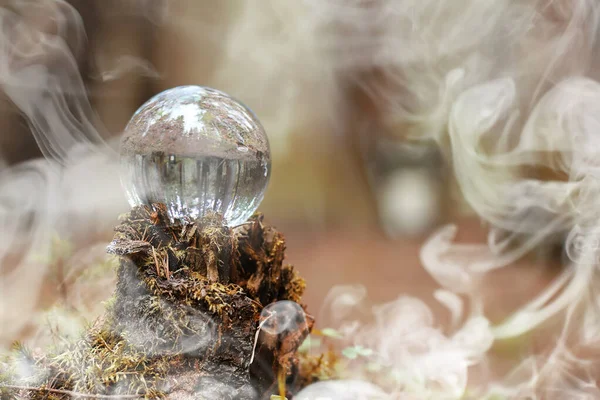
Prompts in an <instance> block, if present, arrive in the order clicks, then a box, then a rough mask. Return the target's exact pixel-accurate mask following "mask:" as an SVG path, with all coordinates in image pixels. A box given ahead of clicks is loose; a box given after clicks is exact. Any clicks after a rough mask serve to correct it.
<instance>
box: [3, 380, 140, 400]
mask: <svg viewBox="0 0 600 400" xmlns="http://www.w3.org/2000/svg"><path fill="white" fill-rule="evenodd" d="M0 389H13V390H29V391H36V392H49V393H58V394H67V395H69V396H71V397H75V398H84V399H85V398H88V399H141V398H142V395H139V394H122V395H110V394H85V393H78V392H73V391H71V390H61V389H47V388H37V387H32V386H17V385H4V384H0Z"/></svg>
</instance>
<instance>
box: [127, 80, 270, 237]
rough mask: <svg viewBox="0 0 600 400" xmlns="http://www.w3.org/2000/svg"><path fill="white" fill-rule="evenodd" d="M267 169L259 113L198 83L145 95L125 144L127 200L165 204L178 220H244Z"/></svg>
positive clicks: (257, 197)
mask: <svg viewBox="0 0 600 400" xmlns="http://www.w3.org/2000/svg"><path fill="white" fill-rule="evenodd" d="M270 171H271V154H270V151H269V141H268V139H267V135H266V134H265V131H264V129H263V127H262V125H261V124H260V122H259V121H258V119H257V118H256V116H255V115H254V113H253V112H252V111H250V110H249V109H248V108H247V107H246V106H244V105H243V104H242V103H240V102H239V101H237V100H235V99H233V98H232V97H230V96H228V95H227V94H225V93H223V92H220V91H218V90H215V89H210V88H206V87H201V86H181V87H176V88H173V89H169V90H166V91H164V92H162V93H159V94H158V95H156V96H154V97H153V98H151V99H150V100H148V101H147V102H146V103H145V104H144V105H142V106H141V107H140V108H139V110H137V111H136V113H135V114H134V115H133V117H132V118H131V121H130V122H129V124H128V125H127V127H126V128H125V133H124V137H123V139H122V142H121V181H122V184H123V186H124V189H125V192H126V194H127V197H128V200H129V203H130V204H131V206H132V207H133V206H137V205H141V204H147V205H150V204H152V203H164V204H166V206H167V210H168V213H169V216H170V218H171V220H172V221H173V222H174V221H176V220H181V219H186V218H189V219H197V218H200V217H202V216H204V215H206V214H208V213H210V212H216V213H219V214H221V215H222V216H223V218H224V221H225V223H226V224H227V225H229V226H235V225H238V224H241V223H244V222H245V221H246V220H247V219H248V218H249V217H250V216H251V215H252V214H253V213H254V211H256V209H257V208H258V205H259V204H260V202H261V201H262V199H263V196H264V193H265V190H266V188H267V184H268V183H269V177H270Z"/></svg>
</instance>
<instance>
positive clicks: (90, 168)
mask: <svg viewBox="0 0 600 400" xmlns="http://www.w3.org/2000/svg"><path fill="white" fill-rule="evenodd" d="M2 3H7V4H8V5H6V7H9V8H10V7H12V6H14V4H15V2H2ZM25 3H26V2H25ZM42 3H43V2H42ZM68 3H69V4H70V5H71V6H72V7H73V9H74V10H76V11H77V13H78V14H79V16H80V17H75V18H73V19H72V20H71V21H70V22H68V23H67V24H66V25H65V26H66V28H65V29H64V30H63V29H58V28H57V26H58V24H57V23H56V20H55V19H54V17H53V15H54V14H52V13H48V12H47V10H46V11H45V9H44V8H43V7H37V6H31V7H25V8H19V9H18V15H19V18H21V19H22V20H24V21H26V23H27V24H28V26H29V27H33V28H32V29H34V30H40V31H42V32H44V33H46V34H49V35H57V36H60V37H61V38H62V39H61V40H62V41H63V42H61V43H60V45H57V47H51V48H50V50H51V51H50V53H49V54H45V55H43V56H41V58H42V59H41V61H40V62H41V63H42V64H44V63H47V65H51V64H52V62H53V60H54V61H56V60H60V59H61V57H60V56H57V55H56V54H54V53H52V50H57V51H58V53H60V54H62V52H64V51H65V49H70V50H71V51H72V52H73V59H72V60H73V62H74V63H75V64H76V66H77V67H78V69H79V72H80V74H81V77H82V79H83V84H84V85H83V86H82V87H84V88H85V91H83V92H82V93H75V95H76V96H79V97H80V98H81V97H87V98H89V101H90V103H91V106H92V108H91V109H92V110H93V111H92V112H91V113H90V115H91V117H90V120H91V121H94V126H95V127H96V129H97V131H98V132H99V135H100V136H101V137H102V138H103V139H104V140H105V141H106V142H107V143H108V144H109V146H110V147H112V148H114V149H117V148H118V141H119V137H120V135H121V132H122V130H123V128H124V127H125V125H126V124H127V122H128V121H129V119H130V117H131V116H132V114H133V113H134V112H135V110H136V109H137V108H138V107H139V106H140V105H141V104H143V103H144V102H145V101H146V100H147V99H149V98H150V97H151V96H152V95H154V94H156V93H158V92H160V91H162V90H165V89H167V88H171V87H174V86H178V85H189V84H193V85H204V86H210V87H214V88H217V89H219V90H222V91H225V92H227V93H229V94H231V95H232V96H234V97H236V98H238V99H240V100H241V101H243V102H244V103H245V104H247V105H248V106H249V107H250V108H251V109H252V110H253V111H254V112H255V113H256V114H257V116H258V117H259V119H260V120H261V121H262V123H263V125H264V126H265V128H266V131H267V134H268V136H269V140H270V144H271V151H272V178H271V182H270V185H269V187H268V190H267V193H266V197H265V200H264V202H263V203H262V205H261V207H260V208H259V210H260V211H261V212H263V213H264V214H265V216H266V219H267V221H268V223H270V224H272V225H274V226H276V227H277V228H278V229H279V230H280V231H282V232H283V233H284V234H285V236H286V238H287V247H288V250H287V254H288V261H289V262H290V263H292V264H294V265H295V266H296V267H297V268H298V270H299V271H300V273H301V275H302V276H303V277H304V278H305V279H306V280H307V283H308V285H307V287H308V289H307V293H306V297H305V299H306V303H307V304H308V308H309V310H310V311H312V312H313V313H315V314H319V311H320V309H321V306H322V304H323V302H324V300H325V298H326V296H327V293H328V292H329V290H330V289H331V287H332V286H334V285H357V284H360V285H364V286H365V287H366V289H367V293H368V295H369V301H370V302H372V303H379V302H382V301H390V300H393V299H395V298H397V297H398V296H399V295H400V294H404V295H411V296H417V297H419V298H421V299H422V300H423V301H425V302H426V303H427V304H428V305H430V306H431V307H432V309H433V310H434V312H435V314H436V316H437V317H438V318H439V320H438V321H439V322H437V323H438V324H439V326H445V325H447V324H448V323H449V321H450V316H449V315H448V313H447V312H446V311H445V307H444V306H443V305H442V304H440V303H438V302H436V301H435V298H434V296H433V295H434V291H435V290H436V289H437V288H438V285H437V283H436V282H435V281H434V280H433V279H432V278H431V276H430V275H429V274H428V273H427V271H425V270H424V269H423V267H422V265H421V260H420V249H421V246H422V244H423V243H424V241H425V240H426V239H427V238H428V237H429V235H430V234H432V233H433V232H435V231H436V229H437V228H439V227H440V226H442V225H445V224H447V223H450V222H451V223H456V224H457V225H458V227H459V235H458V237H457V240H458V242H469V243H485V242H486V240H487V229H488V225H486V224H485V223H483V222H482V221H481V219H480V218H479V217H478V216H477V215H476V213H474V212H473V211H472V210H471V209H470V207H469V206H468V204H467V201H466V200H465V198H464V197H463V194H462V193H461V190H460V189H459V186H458V185H457V182H456V178H455V174H454V171H453V165H452V162H453V160H452V156H451V155H449V151H448V148H449V146H448V145H447V139H446V145H444V143H445V142H444V140H438V138H434V137H433V136H434V135H433V132H434V131H435V130H436V129H439V127H435V126H433V124H432V125H431V126H430V127H431V132H426V133H427V134H423V135H417V138H416V139H418V140H416V139H415V135H414V132H415V129H416V128H415V126H417V125H418V121H417V122H415V120H411V119H410V118H405V119H402V118H396V117H397V115H398V113H395V112H393V111H392V108H391V107H390V102H393V101H395V100H394V99H390V98H386V97H385V96H386V95H389V93H390V92H392V93H393V94H394V96H397V97H399V98H411V97H414V96H415V93H414V90H412V89H411V88H410V87H407V84H406V82H409V83H410V76H408V75H407V76H404V78H403V79H400V78H399V76H402V74H403V73H406V71H407V70H408V68H405V70H403V71H397V75H396V74H393V73H391V72H390V71H392V72H393V62H391V61H389V60H390V57H392V56H389V54H388V53H389V52H391V51H392V50H390V48H387V47H386V45H385V44H384V43H383V42H384V41H383V40H381V41H378V40H379V39H381V38H387V36H386V35H388V34H390V33H389V32H388V33H385V32H383V33H382V32H381V30H385V29H390V26H393V25H394V24H393V23H390V21H389V20H386V19H385V18H386V15H387V14H386V13H388V12H390V8H389V7H393V5H392V4H393V2H381V3H382V4H383V3H385V4H387V5H388V6H389V7H388V8H386V7H382V6H377V7H375V6H373V5H372V4H371V5H370V3H377V1H374V2H372V1H363V2H360V1H350V2H347V4H346V6H347V8H344V9H342V8H341V6H340V4H341V2H336V1H329V2H325V3H327V4H328V5H327V6H325V3H323V5H322V7H321V8H319V7H316V6H315V4H316V3H314V2H311V1H307V2H299V3H298V4H296V3H297V2H275V1H265V2H257V1H234V0H227V1H204V0H173V1H168V2H167V1H164V0H146V1H144V0H127V1H125V0H71V1H69V2H68ZM284 3H285V4H284ZM429 3H431V4H434V3H435V2H429ZM31 4H32V3H30V5H31ZM336 7H337V8H336ZM557 7H558V6H557ZM471 8H473V7H471ZM480 8H482V7H480ZM325 9H326V10H327V15H325V13H323V15H321V14H320V13H321V12H322V11H323V10H325ZM370 9H373V10H377V13H371V14H370V13H369V10H370ZM358 10H362V11H360V13H359V11H358ZM544 10H546V9H545V8H544ZM392 11H393V10H392ZM488 11H489V12H490V13H492V14H493V12H496V11H497V10H496V11H495V10H491V6H490V10H488ZM546 11H547V10H546ZM427 12H429V14H431V15H434V14H435V13H434V12H433V11H432V10H428V11H427ZM440 12H441V13H442V15H441V16H440V15H434V16H431V18H444V17H443V13H444V12H445V11H440ZM457 12H458V11H457ZM548 12H551V11H548ZM311 13H312V14H311ZM353 13H354V14H353ZM309 14H310V15H309ZM355 14H356V15H358V14H360V18H362V20H361V21H363V23H362V24H361V23H356V21H355V20H352V21H353V22H352V23H350V22H348V21H350V19H351V18H353V16H354V15H355ZM331 15H333V16H334V17H332V16H331ZM336 16H337V17H336ZM341 16H345V17H348V19H344V18H341ZM471 16H472V17H473V18H475V17H476V16H473V15H471ZM338 17H339V18H338ZM480 17H481V16H480ZM423 18H425V17H423ZM452 18H454V21H455V22H456V21H457V18H456V15H454V14H451V15H450V19H452ZM507 18H508V17H507ZM556 18H557V19H558V20H559V22H557V26H558V25H560V23H561V22H560V18H561V17H560V15H559V16H558V17H556ZM483 20H485V18H483ZM483 20H482V22H480V23H481V24H484V22H485V21H483ZM72 21H76V22H77V23H80V24H81V27H82V28H83V29H84V30H85V36H83V35H82V34H81V32H80V31H78V29H76V28H77V27H75V28H74V27H73V26H71V22H72ZM496 22H497V23H498V24H501V23H502V21H500V22H498V21H496ZM76 25H77V24H76ZM432 25H433V26H434V27H435V29H434V28H432V29H431V31H430V32H429V34H430V37H429V40H431V41H432V42H433V43H435V42H436V40H437V39H436V38H438V37H440V38H441V37H445V35H452V32H449V31H446V32H443V27H442V26H441V23H440V27H439V31H440V32H438V29H437V25H436V24H434V23H432ZM3 26H4V28H5V29H9V28H10V27H11V26H12V25H10V24H8V25H7V26H8V28H7V26H5V25H3ZM69 29H72V31H69ZM414 29H417V28H414ZM473 29H475V28H473ZM507 29H508V28H507ZM425 31H427V29H425ZM393 34H394V35H398V36H400V37H401V36H402V31H401V30H400V29H399V31H398V32H393ZM466 34H468V32H466V33H465V35H466ZM344 35H346V36H347V37H348V38H350V39H349V40H348V41H347V42H348V43H347V45H345V46H341V47H340V46H334V44H335V43H338V42H339V37H340V36H344ZM548 35H549V34H548ZM52 37H53V38H56V36H52ZM424 37H425V36H424ZM543 37H544V35H543V34H540V35H539V36H538V37H536V38H535V39H536V40H540V41H543ZM361 38H363V40H361ZM364 38H368V39H369V40H366V39H364ZM455 39H456V40H457V41H460V40H463V41H464V38H463V37H457V38H455ZM22 40H23V41H24V42H25V45H26V44H27V41H28V40H33V41H35V38H31V37H25V36H23V37H22ZM336 40H337V41H336ZM424 40H425V39H424ZM380 42H381V43H380ZM481 46H483V45H482V44H480V43H478V44H477V46H474V47H476V48H480V47H481ZM467 47H468V46H467ZM469 49H470V50H471V51H474V50H473V48H471V47H468V48H467V50H469ZM463 50H465V49H463ZM486 51H487V50H486ZM502 51H503V50H502V49H501V51H500V53H502ZM393 52H394V53H393V54H394V57H396V56H397V57H404V56H406V58H407V59H404V58H402V63H404V64H402V65H410V68H411V70H416V71H418V70H419V68H420V67H419V65H420V64H418V62H416V61H415V64H414V65H413V64H411V63H412V61H411V60H409V59H408V58H410V57H409V56H410V54H409V53H410V52H411V48H405V47H402V46H401V43H396V44H395V49H394V50H393ZM390 54H391V53H390ZM397 54H399V55H397ZM437 56H439V55H437ZM432 57H433V56H432ZM439 57H442V56H439ZM444 57H445V56H444ZM456 57H457V59H460V58H461V57H463V53H460V52H457V53H456ZM378 60H384V61H383V62H381V63H380V62H379V61H378ZM425 60H426V62H425V64H427V63H429V59H428V58H425ZM417 61H418V60H417ZM463 61H464V64H465V65H467V66H468V64H469V63H470V62H471V61H468V60H466V59H465V60H461V63H462V62H463ZM440 62H442V61H440ZM443 62H444V63H446V62H448V63H450V64H452V63H454V64H456V65H459V64H460V63H458V61H453V59H452V60H450V59H445V58H444V60H443ZM538 62H539V61H538ZM431 64H432V65H433V63H431ZM15 65H16V66H17V67H18V65H19V64H18V63H17V64H15ZM15 65H13V67H14V66H15ZM26 65H28V64H27V63H26ZM57 65H58V67H57V68H62V66H61V64H60V62H57ZM432 68H433V67H432ZM492 69H493V68H491V69H490V71H491V70H492ZM446 72H447V71H445V70H444V71H442V72H440V74H439V75H440V76H441V77H442V78H441V80H440V81H436V82H433V83H432V84H431V86H430V87H429V86H428V88H429V89H431V88H433V89H431V91H430V92H428V93H427V95H430V94H431V93H434V94H435V96H437V92H436V90H437V89H435V88H437V87H438V86H440V85H441V86H443V85H442V83H443V79H445V78H444V77H445V75H446ZM500 75H501V74H500ZM8 86H10V84H9V85H8ZM74 87H75V90H76V89H77V87H76V86H74ZM382 88H386V90H381V89H382ZM421 88H422V85H421ZM5 89H6V88H5ZM387 89H389V91H388V90H387ZM14 90H16V89H14V88H12V89H10V91H9V93H14ZM544 90H545V89H544ZM420 93H421V94H423V96H425V93H424V92H420ZM421 100H423V99H419V98H417V99H416V100H414V102H413V103H414V104H420V101H421ZM424 101H425V102H426V100H424ZM20 108H22V107H18V104H16V103H15V100H14V95H11V96H4V97H3V98H2V106H1V108H0V127H1V128H0V159H1V160H3V163H2V164H0V168H1V169H3V170H4V171H14V168H15V167H16V166H18V165H19V164H20V163H23V162H26V161H28V160H32V159H35V158H39V157H41V156H42V152H41V150H40V138H39V136H36V135H35V134H34V133H32V129H31V128H32V126H31V124H29V123H28V122H27V119H26V118H25V117H24V115H23V114H24V113H23V112H22V110H21V109H20ZM405 109H410V107H405ZM442 126H444V128H442V130H443V131H445V123H442ZM419 127H420V128H419V129H422V130H423V131H427V129H428V128H427V126H425V128H423V125H419ZM42 128H43V126H42V127H41V128H40V126H37V127H34V130H35V129H42ZM429 133H432V135H429ZM434 139H435V140H434ZM42 147H43V146H42ZM90 163H91V164H85V163H83V164H78V165H77V166H74V167H72V168H70V169H67V170H66V171H65V172H64V173H63V174H62V175H61V176H62V178H61V179H63V180H65V181H68V182H70V184H71V183H72V185H71V186H70V190H72V193H70V195H69V197H68V199H69V200H68V201H70V202H71V203H68V204H71V206H70V207H66V206H65V208H69V212H68V213H65V214H62V216H63V218H65V219H63V220H62V221H63V222H62V223H61V224H60V227H57V231H58V233H56V235H54V236H52V245H51V251H49V252H48V254H49V255H48V257H50V259H51V262H48V264H49V265H50V264H51V265H52V267H51V268H49V269H48V270H47V271H45V272H44V276H43V279H41V286H42V289H41V290H40V295H39V296H36V295H33V294H32V295H31V297H33V298H34V299H32V300H29V301H27V302H25V303H21V308H20V311H18V310H17V309H16V308H14V307H13V308H11V307H7V309H9V308H10V309H11V310H12V311H5V315H4V317H5V320H6V321H11V323H13V324H14V321H15V320H16V319H15V318H16V316H15V315H16V314H20V318H21V320H26V319H27V318H28V316H29V317H31V319H30V321H29V322H27V323H21V324H14V329H5V330H4V331H3V332H4V335H2V336H1V339H2V342H0V344H1V345H3V346H7V345H8V344H9V343H10V342H11V341H12V340H15V339H17V338H27V337H35V336H36V335H38V336H37V338H38V339H39V340H42V339H43V338H42V337H41V336H40V334H39V331H38V330H36V329H37V328H36V327H37V326H38V325H39V323H40V322H39V320H37V319H36V318H38V317H39V315H41V314H37V311H39V310H51V309H52V308H53V307H54V306H55V305H56V304H58V303H60V302H66V303H67V304H69V305H70V307H73V309H75V310H78V311H81V314H83V315H84V316H85V317H86V318H91V317H93V316H94V315H98V314H99V313H100V312H101V310H102V307H103V306H102V304H101V301H102V300H105V299H106V298H108V297H109V296H110V294H111V291H112V288H111V284H112V280H111V279H112V278H111V277H110V276H108V277H107V276H106V275H104V274H103V273H102V272H101V271H100V272H98V273H97V274H96V275H95V273H94V272H90V271H93V270H92V269H91V268H90V265H98V260H103V254H104V249H105V246H106V245H107V244H108V242H109V241H110V240H111V238H112V226H114V225H115V223H116V218H117V216H118V215H119V214H120V213H123V212H126V211H127V209H128V205H127V204H126V202H125V197H124V195H123V194H122V192H121V189H120V187H119V182H118V179H117V177H116V175H115V170H114V169H111V168H112V166H111V165H110V164H107V166H106V167H98V165H97V164H93V162H92V161H90ZM99 165H102V164H99ZM61 187H64V186H61ZM65 204H67V203H65ZM20 245H21V246H22V245H23V244H22V243H21V244H20ZM15 246H16V245H15ZM538 247H539V250H536V251H534V252H531V253H528V254H526V255H525V256H524V257H522V258H521V259H520V260H519V261H518V262H516V263H513V264H514V265H511V266H510V267H508V268H506V269H502V270H501V271H498V272H494V273H493V274H492V275H491V276H489V277H485V279H482V285H483V286H482V288H483V289H481V290H480V293H483V297H484V298H485V300H486V312H487V315H489V318H490V319H491V320H492V322H499V321H502V320H503V319H504V318H505V317H506V316H507V315H509V313H510V312H511V311H512V310H514V309H516V308H518V307H519V306H520V305H522V304H524V303H525V302H526V301H527V300H528V299H529V298H531V297H532V296H533V295H535V294H536V293H539V292H540V291H542V290H543V288H544V287H545V286H546V285H547V284H548V283H549V282H550V280H551V279H552V278H553V277H554V276H556V274H557V273H558V272H559V271H560V267H559V266H558V265H559V264H560V257H561V250H560V246H558V250H557V249H556V246H554V244H549V245H547V246H538ZM15 248H18V247H15ZM8 253H9V254H8V255H7V256H6V257H5V258H4V261H3V263H2V268H3V270H2V272H3V273H4V275H5V277H8V276H9V275H10V273H11V272H14V271H13V270H12V269H11V263H10V262H9V260H12V259H11V258H10V257H13V258H14V259H16V260H19V256H18V255H15V254H12V255H11V254H10V253H11V252H10V251H9V252H8ZM12 253H18V252H12ZM20 261H22V260H20ZM100 264H101V263H100ZM30 271H32V270H30ZM13 278H14V277H13ZM14 279H17V278H14ZM17 280H18V279H17ZM6 282H10V280H9V279H8V278H6V279H5V286H4V290H5V293H9V289H10V288H7V286H6V285H7V283H6ZM82 304H84V305H85V306H83V305H82ZM5 323H6V324H8V323H9V322H5ZM17 328H18V329H17ZM28 335H29V336H28ZM528 340H529V339H528ZM42 342H43V340H42ZM530 344H531V342H527V345H526V347H527V349H530V348H529V347H528V346H529V345H530ZM511 349H512V348H511ZM497 350H498V354H499V357H500V358H502V357H504V356H506V358H507V359H510V360H515V359H518V358H519V357H520V356H521V354H523V352H526V351H529V350H524V349H522V348H520V347H519V351H516V352H512V350H514V349H512V350H511V351H509V352H508V353H506V354H505V353H503V351H504V350H506V349H503V348H500V349H497Z"/></svg>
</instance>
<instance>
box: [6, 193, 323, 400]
mask: <svg viewBox="0 0 600 400" xmlns="http://www.w3.org/2000/svg"><path fill="white" fill-rule="evenodd" d="M115 230H116V232H117V233H116V235H115V238H114V240H113V242H112V243H111V245H110V246H109V249H108V250H109V252H110V253H113V254H116V255H118V256H119V260H120V262H119V266H118V270H117V276H118V283H117V288H116V292H115V295H114V297H113V299H112V300H111V302H110V304H109V305H108V306H107V311H106V314H105V316H104V317H103V318H101V319H100V320H99V321H97V322H96V323H95V324H94V325H93V326H92V327H91V328H90V329H89V331H88V333H87V334H86V336H85V337H84V338H83V339H81V340H80V341H78V342H77V343H72V344H69V345H68V346H67V348H66V349H62V351H61V352H57V353H56V354H54V355H46V356H44V357H41V358H38V359H35V360H32V361H33V363H34V364H35V365H36V371H37V372H36V373H35V374H33V375H35V376H33V375H32V377H31V378H30V381H29V382H30V383H35V384H36V385H37V387H38V388H39V389H38V390H25V389H23V390H18V391H17V392H15V394H19V395H21V396H23V395H26V396H27V397H29V398H36V399H37V398H48V399H52V398H54V399H66V398H71V397H73V396H72V393H85V394H92V395H101V396H126V397H127V398H134V397H136V396H139V397H145V398H159V397H167V398H172V399H206V400H213V399H215V400H216V399H236V400H262V399H269V398H270V396H271V395H272V394H279V393H280V390H281V389H282V387H284V382H285V387H286V396H288V398H290V399H291V398H292V396H293V392H295V391H296V390H298V389H299V388H298V387H296V386H297V385H296V384H295V383H296V382H297V380H296V375H297V370H298V368H297V367H298V360H297V357H296V350H297V349H298V347H299V346H300V344H301V343H302V341H303V340H304V338H305V337H306V336H307V335H308V334H309V332H310V330H311V328H312V324H313V320H312V317H310V316H309V315H308V314H306V313H305V312H304V307H301V306H299V305H298V304H300V298H301V296H302V293H303V290H304V281H303V280H302V278H300V277H299V276H298V274H297V273H296V271H295V270H294V269H293V267H292V266H290V265H284V264H283V260H284V250H285V240H284V237H283V236H282V235H281V234H280V233H279V232H277V231H276V230H275V229H273V228H271V227H268V226H265V225H264V224H263V219H262V216H254V217H253V218H251V219H250V220H249V221H248V222H247V223H246V224H243V225H241V226H238V227H234V228H229V227H227V226H225V225H223V223H222V219H221V218H220V217H219V216H217V215H213V216H207V217H204V218H203V219H201V220H198V221H194V222H191V221H188V222H182V221H179V222H177V223H175V224H172V223H171V222H170V221H169V218H168V216H167V213H166V208H165V206H164V205H163V204H154V205H153V206H152V207H147V206H140V207H136V208H134V209H133V210H132V211H131V212H130V213H129V214H127V215H125V216H123V217H122V218H121V223H120V225H118V226H117V227H116V229H115ZM273 303H274V304H273ZM17 383H19V384H23V381H22V380H21V381H20V382H17ZM15 386H16V385H15ZM61 391H64V393H61ZM67 392H71V394H68V393H67ZM4 393H7V392H6V391H4Z"/></svg>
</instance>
